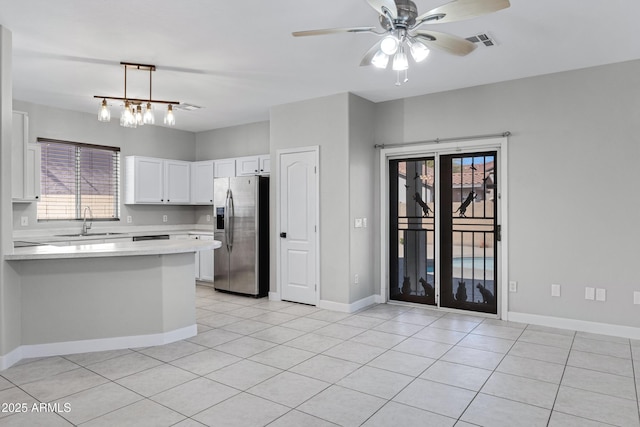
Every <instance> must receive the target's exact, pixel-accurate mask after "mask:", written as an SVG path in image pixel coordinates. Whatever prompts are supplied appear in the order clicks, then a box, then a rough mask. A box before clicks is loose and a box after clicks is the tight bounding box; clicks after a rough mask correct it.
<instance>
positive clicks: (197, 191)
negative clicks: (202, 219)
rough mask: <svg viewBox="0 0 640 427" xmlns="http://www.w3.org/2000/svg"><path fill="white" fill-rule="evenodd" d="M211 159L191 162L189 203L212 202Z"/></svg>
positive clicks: (208, 203)
mask: <svg viewBox="0 0 640 427" xmlns="http://www.w3.org/2000/svg"><path fill="white" fill-rule="evenodd" d="M213 164H214V162H213V160H209V161H206V162H193V163H191V203H195V204H199V205H211V204H213Z"/></svg>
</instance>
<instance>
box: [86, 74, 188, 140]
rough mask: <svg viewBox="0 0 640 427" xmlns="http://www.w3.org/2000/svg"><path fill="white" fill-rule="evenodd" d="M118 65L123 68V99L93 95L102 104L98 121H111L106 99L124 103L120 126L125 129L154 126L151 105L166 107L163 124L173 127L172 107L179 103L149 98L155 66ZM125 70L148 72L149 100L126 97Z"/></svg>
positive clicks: (174, 121) (174, 122)
mask: <svg viewBox="0 0 640 427" xmlns="http://www.w3.org/2000/svg"><path fill="white" fill-rule="evenodd" d="M120 65H122V66H124V97H118V96H98V95H95V96H94V98H98V99H100V98H102V103H101V104H100V110H99V111H98V120H99V121H101V122H109V121H111V112H110V111H109V105H108V104H107V99H110V100H114V101H123V102H124V106H123V107H122V111H121V113H120V126H123V127H127V128H135V127H137V126H143V125H145V124H147V125H152V124H155V121H156V119H155V116H154V113H153V105H152V104H164V105H166V106H167V110H166V112H165V117H164V124H165V125H166V126H175V124H176V118H175V115H174V113H173V106H174V105H180V102H179V101H163V100H159V99H153V97H152V96H151V88H152V78H151V77H152V74H151V73H152V72H153V71H156V66H155V65H147V64H134V63H131V62H121V63H120ZM127 68H133V69H136V70H143V71H149V98H148V99H140V98H130V97H127ZM143 104H145V110H144V113H143V110H142V105H143Z"/></svg>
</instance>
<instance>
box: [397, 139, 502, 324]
mask: <svg viewBox="0 0 640 427" xmlns="http://www.w3.org/2000/svg"><path fill="white" fill-rule="evenodd" d="M496 161H497V153H496V152H492V151H491V152H480V153H464V154H455V155H438V156H433V157H424V158H410V159H396V160H391V161H390V162H389V164H390V170H389V172H390V173H389V176H390V187H389V188H390V216H389V218H390V224H389V229H390V236H389V243H390V248H389V254H390V262H389V267H390V284H389V286H390V289H389V297H390V299H391V300H397V301H408V302H417V303H422V304H427V305H435V306H441V307H448V308H456V309H461V310H470V311H477V312H485V313H493V314H496V313H497V280H496V278H497V242H498V239H499V226H498V221H497V215H496V212H497V209H496V205H497V197H496V194H497V191H496V189H497V181H496V179H497V174H496ZM436 163H437V165H438V167H437V168H436ZM436 194H437V195H438V197H436ZM436 201H437V202H438V203H436ZM436 229H437V233H436ZM436 266H437V267H438V268H436Z"/></svg>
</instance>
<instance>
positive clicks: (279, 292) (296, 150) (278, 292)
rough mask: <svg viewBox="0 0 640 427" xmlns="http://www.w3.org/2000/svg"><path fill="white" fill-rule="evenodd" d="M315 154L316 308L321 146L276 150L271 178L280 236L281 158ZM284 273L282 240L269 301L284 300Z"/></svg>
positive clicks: (318, 293)
mask: <svg viewBox="0 0 640 427" xmlns="http://www.w3.org/2000/svg"><path fill="white" fill-rule="evenodd" d="M308 152H312V153H313V154H314V159H313V161H314V164H315V166H316V174H315V178H316V180H315V184H316V212H315V215H316V244H315V251H316V285H317V286H316V290H315V292H316V306H319V305H320V287H321V283H320V146H319V145H312V146H307V147H295V148H283V149H280V150H276V168H275V170H271V176H273V175H274V174H275V176H276V198H275V200H276V201H275V203H276V206H275V215H276V232H275V235H276V236H277V235H279V234H280V229H281V225H280V179H281V177H280V158H281V156H282V154H291V153H308ZM281 275H282V272H281V271H280V239H279V238H278V239H276V290H275V291H274V292H269V299H270V300H274V301H280V300H281V299H282V289H281V287H280V282H281Z"/></svg>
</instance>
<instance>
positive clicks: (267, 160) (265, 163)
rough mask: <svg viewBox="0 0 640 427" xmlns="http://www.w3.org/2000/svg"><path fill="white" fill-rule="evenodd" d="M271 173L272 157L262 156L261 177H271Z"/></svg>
mask: <svg viewBox="0 0 640 427" xmlns="http://www.w3.org/2000/svg"><path fill="white" fill-rule="evenodd" d="M270 173H271V156H269V155H268V154H267V155H264V156H260V175H269V174H270Z"/></svg>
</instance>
